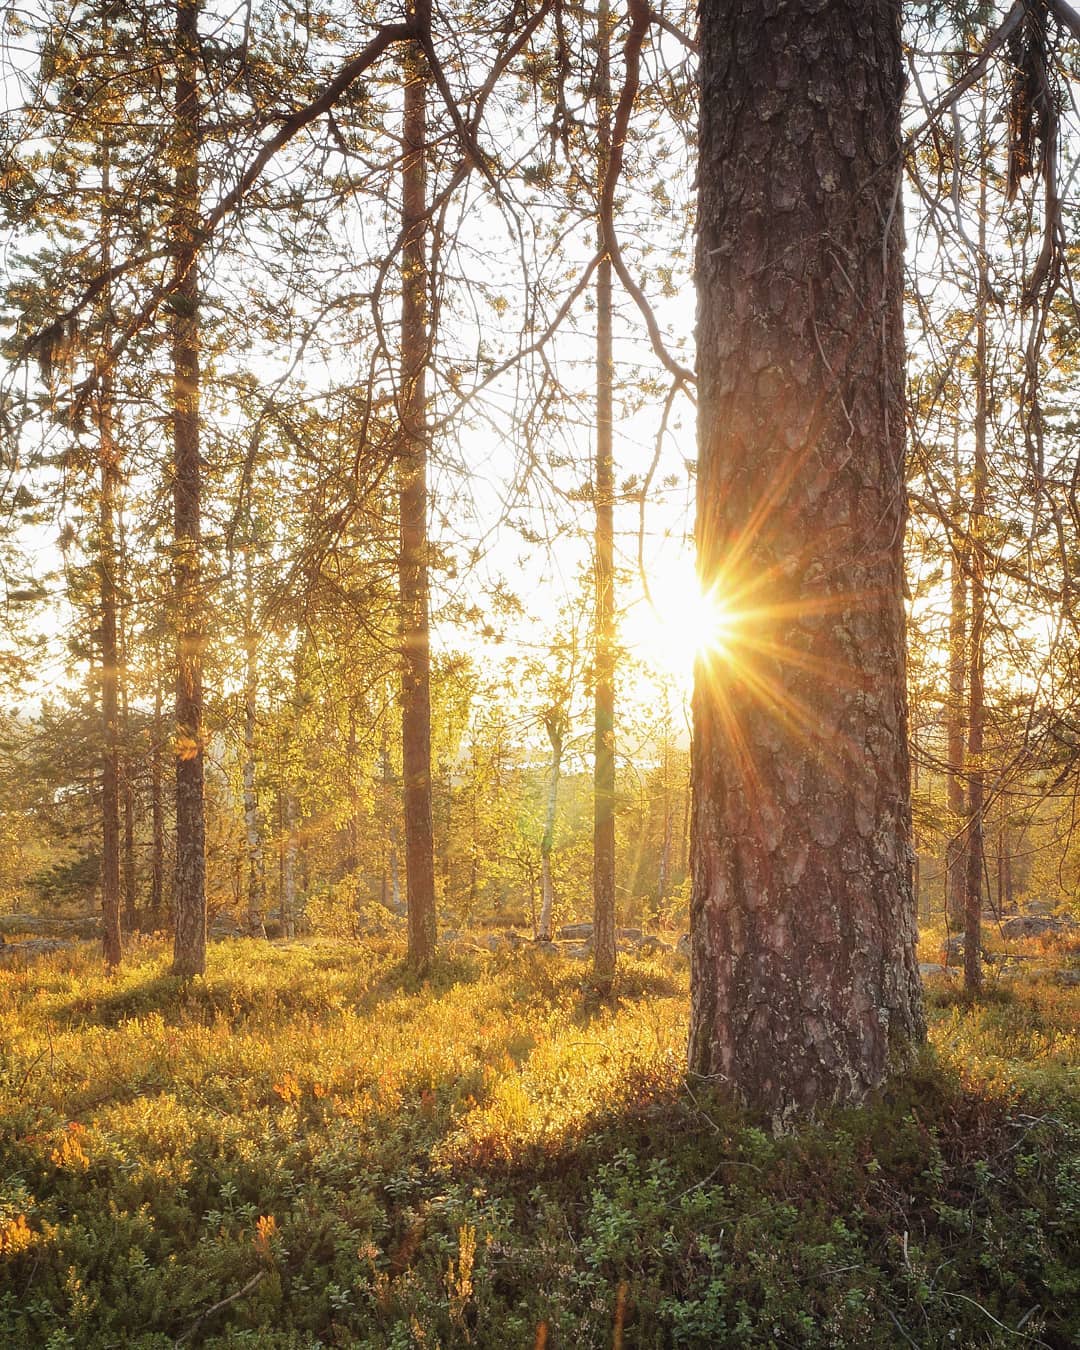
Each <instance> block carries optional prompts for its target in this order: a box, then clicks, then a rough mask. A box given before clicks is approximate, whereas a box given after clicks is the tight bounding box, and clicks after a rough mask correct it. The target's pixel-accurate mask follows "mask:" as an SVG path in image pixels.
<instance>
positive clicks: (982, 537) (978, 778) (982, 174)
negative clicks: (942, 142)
mask: <svg viewBox="0 0 1080 1350" xmlns="http://www.w3.org/2000/svg"><path fill="white" fill-rule="evenodd" d="M982 122H983V125H980V143H979V155H980V163H979V235H978V243H979V275H978V291H977V294H976V297H975V306H976V308H975V425H974V433H975V463H974V467H973V474H972V489H971V547H970V550H969V557H970V572H971V640H970V644H969V649H968V661H969V664H968V738H967V780H968V812H967V814H968V820H967V876H966V880H967V886H966V892H965V896H964V988H965V989H966V990H967V991H968V993H970V994H976V993H978V991H979V990H980V989H981V988H982V905H983V873H984V871H985V866H986V863H985V839H984V820H983V813H984V809H985V804H986V769H985V766H984V764H983V724H984V721H985V713H986V708H985V704H986V692H985V682H984V675H985V669H986V490H987V476H988V467H987V459H986V432H987V420H988V409H987V393H988V388H987V373H986V360H987V300H988V290H989V277H988V276H987V258H986V206H987V201H986V198H987V181H986V180H987V171H988V169H987V164H986V148H985V147H986V136H985V131H986V128H985V117H984V118H983V119H982Z"/></svg>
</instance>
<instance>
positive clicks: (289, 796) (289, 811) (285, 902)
mask: <svg viewBox="0 0 1080 1350" xmlns="http://www.w3.org/2000/svg"><path fill="white" fill-rule="evenodd" d="M296 823H297V805H296V794H295V792H293V790H292V788H291V787H290V788H289V789H288V790H287V791H286V793H285V853H284V862H283V865H282V875H281V882H282V884H281V931H282V932H283V933H284V935H285V936H286V937H287V938H294V937H295V936H296V854H297V830H296Z"/></svg>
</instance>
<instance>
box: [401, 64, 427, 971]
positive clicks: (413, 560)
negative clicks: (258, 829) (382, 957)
mask: <svg viewBox="0 0 1080 1350" xmlns="http://www.w3.org/2000/svg"><path fill="white" fill-rule="evenodd" d="M402 64H403V73H404V80H405V90H404V105H405V106H404V118H403V126H402V141H403V158H402V180H401V187H402V194H401V197H402V210H401V218H402V235H403V240H404V243H403V247H402V252H401V388H400V391H399V405H400V406H399V416H400V419H401V441H400V451H399V456H398V483H399V503H400V512H401V553H400V567H399V584H400V592H401V595H400V599H401V758H402V775H403V778H404V805H405V893H406V903H407V906H408V935H409V937H408V942H409V963H410V965H412V966H413V967H414V968H415V969H417V970H424V969H426V968H427V966H428V965H430V963H431V960H432V957H433V956H434V955H435V937H436V932H435V852H434V837H433V828H432V816H431V651H430V643H429V633H428V606H429V599H428V525H427V515H428V498H427V465H428V441H429V434H430V433H429V431H428V422H427V378H426V377H427V365H428V360H429V358H430V340H431V339H430V333H429V331H428V304H427V292H428V264H427V242H426V235H427V170H426V164H425V158H424V157H425V151H426V144H427V70H426V66H425V62H424V58H423V56H422V54H421V52H420V50H419V48H418V47H417V46H416V45H415V44H413V45H411V46H410V47H409V49H408V53H407V55H406V57H405V59H404V61H403V63H402Z"/></svg>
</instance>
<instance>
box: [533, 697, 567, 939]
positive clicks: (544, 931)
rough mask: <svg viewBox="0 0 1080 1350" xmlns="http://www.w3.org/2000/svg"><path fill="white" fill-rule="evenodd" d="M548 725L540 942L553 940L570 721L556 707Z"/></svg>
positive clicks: (542, 841) (539, 925)
mask: <svg viewBox="0 0 1080 1350" xmlns="http://www.w3.org/2000/svg"><path fill="white" fill-rule="evenodd" d="M544 727H545V729H546V731H547V734H548V740H549V741H550V742H551V768H550V769H549V771H548V795H547V810H546V812H545V815H544V834H543V837H542V838H541V840H540V920H539V923H538V924H537V927H536V940H537V941H538V942H550V941H551V917H552V911H553V910H554V907H555V888H554V886H553V884H552V880H551V850H552V848H553V846H554V844H555V812H556V810H557V808H558V804H559V776H560V774H561V772H562V755H563V741H564V738H565V735H566V721H565V718H564V717H563V715H562V713H561V712H560V710H559V709H558V708H552V709H551V710H549V712H547V713H546V714H545V716H544Z"/></svg>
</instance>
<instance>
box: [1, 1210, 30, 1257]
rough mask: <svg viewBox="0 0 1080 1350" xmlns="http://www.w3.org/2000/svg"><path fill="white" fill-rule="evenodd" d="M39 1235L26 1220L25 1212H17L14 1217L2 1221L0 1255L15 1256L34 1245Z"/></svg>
mask: <svg viewBox="0 0 1080 1350" xmlns="http://www.w3.org/2000/svg"><path fill="white" fill-rule="evenodd" d="M37 1240H38V1235H37V1234H36V1233H35V1232H34V1231H33V1229H32V1228H31V1227H30V1225H29V1224H28V1223H27V1222H26V1215H25V1214H16V1215H15V1217H14V1218H13V1219H6V1220H4V1221H3V1222H2V1223H0V1257H4V1256H15V1255H17V1254H18V1253H19V1252H24V1251H26V1250H27V1248H28V1247H32V1246H33V1245H34V1244H35V1243H36V1242H37Z"/></svg>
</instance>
